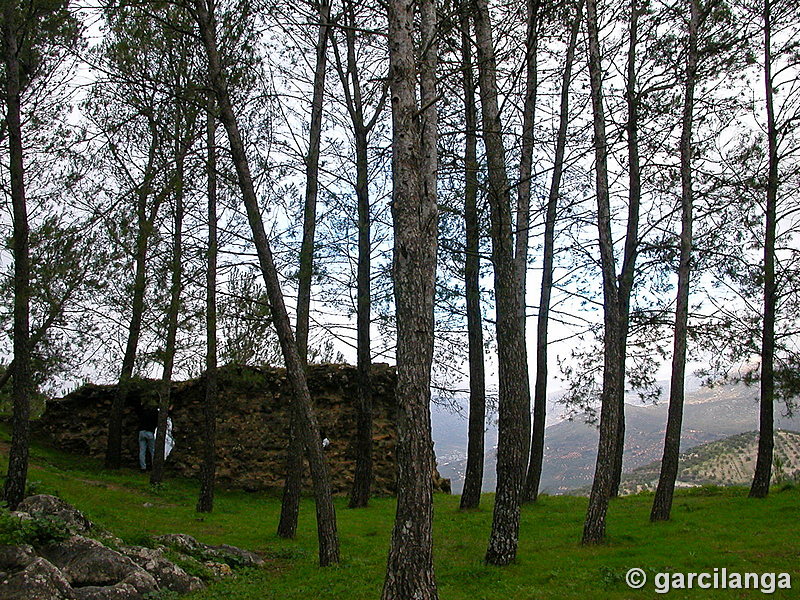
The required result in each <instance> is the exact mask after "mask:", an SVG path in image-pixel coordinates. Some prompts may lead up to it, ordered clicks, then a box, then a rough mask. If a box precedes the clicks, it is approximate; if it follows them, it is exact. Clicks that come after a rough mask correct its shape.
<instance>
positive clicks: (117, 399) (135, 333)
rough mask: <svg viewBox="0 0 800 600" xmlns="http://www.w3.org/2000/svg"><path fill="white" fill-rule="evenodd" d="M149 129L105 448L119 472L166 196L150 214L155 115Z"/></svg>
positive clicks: (108, 463)
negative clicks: (151, 247) (124, 335)
mask: <svg viewBox="0 0 800 600" xmlns="http://www.w3.org/2000/svg"><path fill="white" fill-rule="evenodd" d="M148 123H149V129H150V149H149V151H148V159H147V165H146V167H145V172H144V177H143V179H142V184H141V186H139V190H138V193H137V197H136V227H137V232H136V250H135V254H134V262H135V267H134V268H135V274H134V281H133V295H132V299H131V320H130V324H129V326H128V339H127V342H126V344H125V354H124V356H123V358H122V368H121V369H120V375H119V381H118V382H117V389H116V390H115V391H114V398H113V399H112V401H111V415H110V417H109V423H108V440H107V445H106V459H105V466H106V468H107V469H119V467H120V464H121V460H122V411H123V409H124V407H125V402H126V400H127V397H128V386H129V385H130V381H131V378H132V377H133V368H134V366H135V364H136V352H137V349H138V346H139V336H140V333H141V330H142V318H143V316H144V295H145V291H146V288H147V275H146V270H147V247H148V244H149V242H150V235H151V233H152V230H153V225H154V223H155V219H156V216H157V215H158V209H159V207H160V206H161V202H162V200H163V198H164V195H163V194H161V195H159V196H157V197H156V198H155V199H154V201H153V204H152V206H151V209H150V213H149V214H148V212H147V202H148V199H149V198H150V196H151V194H152V183H153V181H152V180H153V177H154V176H155V160H156V150H157V148H158V133H157V131H156V123H155V120H154V119H153V117H152V116H149V117H148Z"/></svg>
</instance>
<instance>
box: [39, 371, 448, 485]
mask: <svg viewBox="0 0 800 600" xmlns="http://www.w3.org/2000/svg"><path fill="white" fill-rule="evenodd" d="M396 380H397V377H396V373H395V369H394V368H393V367H389V366H388V365H385V364H375V365H373V367H372V387H373V419H374V420H373V450H372V452H373V477H374V479H373V493H374V494H376V495H390V494H393V493H394V492H395V478H396V474H395V462H394V461H395V444H396V440H397V432H396V429H395V422H396V404H395V397H394V389H395V385H396ZM308 382H309V391H310V392H311V396H312V398H313V399H314V402H315V405H316V411H317V418H318V420H319V425H320V430H321V431H322V433H323V434H324V435H325V436H327V437H328V438H329V439H330V442H331V443H330V446H329V447H328V448H327V449H326V457H327V459H328V464H329V467H330V472H331V484H332V486H333V490H334V492H335V493H339V494H342V493H348V492H349V491H350V487H351V484H352V480H353V471H354V467H355V434H356V410H355V402H356V369H355V367H352V366H349V365H310V366H309V377H308ZM157 385H158V383H157V382H155V381H149V380H143V381H136V382H134V383H133V384H132V387H131V392H130V393H129V395H128V400H127V403H126V406H125V411H124V417H123V465H124V466H126V467H131V468H138V458H137V457H138V431H137V418H136V413H135V407H136V406H137V404H139V403H144V404H148V403H149V404H156V403H157V392H156V390H157ZM115 389H116V386H103V385H94V384H87V385H85V386H83V387H81V388H79V389H78V390H76V391H74V392H72V393H70V394H68V395H67V396H65V397H64V398H61V399H57V400H52V401H50V402H48V404H47V408H46V410H45V412H44V414H43V415H42V417H41V419H40V420H39V421H37V422H35V424H34V431H35V432H36V433H37V434H38V435H39V436H42V437H44V438H45V440H46V441H48V442H49V443H51V444H53V445H54V446H56V447H58V448H59V449H62V450H65V451H68V452H74V453H78V454H84V455H87V456H92V457H95V458H100V459H102V458H103V457H104V455H105V448H106V440H107V426H108V425H107V424H108V415H109V411H110V408H111V401H112V398H113V395H114V391H115ZM204 393H205V385H204V379H203V378H202V377H201V378H199V379H193V380H189V381H184V382H176V383H174V384H173V386H172V392H171V402H172V405H173V410H172V412H171V416H172V421H173V427H174V436H175V448H174V450H173V451H172V454H170V456H169V458H168V459H167V473H168V474H169V473H170V472H172V473H178V474H180V475H182V476H185V477H199V472H200V462H201V456H202V436H203V425H202V423H203V409H202V402H203V398H204ZM290 399H291V389H290V386H289V382H288V381H287V378H286V373H285V370H284V369H275V368H258V367H244V366H227V367H223V368H221V369H220V370H219V397H218V401H217V481H218V482H219V483H220V484H221V485H223V486H228V487H237V488H243V489H246V490H252V491H256V490H266V489H280V488H282V486H283V479H284V473H285V468H286V467H285V465H286V451H287V442H288V436H289V411H288V407H289V402H290ZM433 477H434V482H435V483H434V486H435V488H436V489H438V490H442V491H448V492H449V488H450V486H449V480H444V479H442V478H441V477H440V476H439V474H438V473H437V472H436V471H435V470H434V474H433ZM304 485H305V486H306V489H307V490H310V489H311V481H310V476H309V474H308V468H306V475H305V481H304Z"/></svg>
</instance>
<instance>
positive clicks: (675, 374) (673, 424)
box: [650, 0, 700, 521]
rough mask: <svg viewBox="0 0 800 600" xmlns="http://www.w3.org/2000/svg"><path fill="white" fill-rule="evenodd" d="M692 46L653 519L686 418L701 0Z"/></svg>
mask: <svg viewBox="0 0 800 600" xmlns="http://www.w3.org/2000/svg"><path fill="white" fill-rule="evenodd" d="M689 7H690V18H689V48H688V52H687V57H686V90H685V91H684V99H683V118H682V125H681V237H680V248H681V249H680V258H679V263H678V290H677V298H676V305H675V339H674V343H673V350H672V374H671V377H670V389H669V410H668V415H667V430H666V433H665V435H664V455H663V457H662V459H661V473H660V475H659V478H658V486H657V488H656V494H655V497H654V498H653V508H652V510H651V511H650V520H651V521H666V520H668V519H669V516H670V512H671V511H672V497H673V494H674V492H675V479H676V478H677V476H678V456H679V454H680V446H681V424H682V422H683V401H684V381H685V376H686V339H687V326H688V323H689V286H690V281H689V280H690V276H691V268H692V265H691V261H692V205H693V198H692V122H693V115H694V89H695V82H696V80H697V60H698V56H697V37H698V29H699V25H700V7H699V6H698V0H689Z"/></svg>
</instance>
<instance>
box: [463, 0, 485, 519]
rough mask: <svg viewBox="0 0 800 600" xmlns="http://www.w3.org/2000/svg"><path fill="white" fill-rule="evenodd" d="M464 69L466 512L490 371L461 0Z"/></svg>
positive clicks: (473, 494)
mask: <svg viewBox="0 0 800 600" xmlns="http://www.w3.org/2000/svg"><path fill="white" fill-rule="evenodd" d="M461 2H462V4H461V6H460V14H459V19H460V26H461V56H462V63H461V67H462V70H463V86H464V120H465V123H466V136H465V141H464V171H465V173H464V222H465V223H464V224H465V228H466V257H465V259H464V287H465V291H466V302H467V307H466V308H467V338H468V343H469V439H468V442H467V470H466V473H465V475H464V490H463V491H462V493H461V504H460V508H461V509H462V510H466V509H471V508H478V506H479V505H480V501H481V491H482V489H483V466H484V465H483V457H484V452H485V450H484V442H485V431H486V375H485V370H484V362H483V315H482V313H481V288H480V223H479V216H478V112H477V109H476V102H475V73H474V67H473V64H472V42H471V38H470V27H469V10H468V7H469V3H468V2H466V0H461Z"/></svg>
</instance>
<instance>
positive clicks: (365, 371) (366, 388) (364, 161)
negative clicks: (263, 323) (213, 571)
mask: <svg viewBox="0 0 800 600" xmlns="http://www.w3.org/2000/svg"><path fill="white" fill-rule="evenodd" d="M344 13H345V18H346V20H345V25H346V28H345V31H344V36H345V42H346V46H347V62H346V67H345V66H343V65H342V61H341V59H340V57H339V52H338V49H337V48H338V47H335V48H334V49H335V50H336V54H335V56H336V67H337V71H338V73H339V79H340V80H341V82H342V89H343V90H344V95H345V104H346V106H347V111H348V113H349V114H350V120H351V122H352V124H353V137H354V138H355V151H356V185H355V192H356V199H357V203H358V207H357V213H358V223H357V226H358V269H357V278H356V279H357V282H356V286H357V291H356V365H357V367H356V369H357V375H356V382H357V383H356V385H357V400H356V407H357V409H356V410H357V417H356V444H355V445H356V465H355V473H354V477H353V487H352V489H351V492H350V504H349V506H350V508H361V507H365V506H367V504H368V503H369V496H370V487H371V484H372V380H371V377H370V369H371V364H372V354H371V347H370V346H371V342H370V325H371V323H372V320H371V318H370V308H371V294H372V290H371V282H370V269H371V256H370V255H371V223H370V214H369V209H370V200H369V162H368V161H369V156H368V146H367V138H368V135H369V132H370V131H371V130H372V128H373V127H374V125H375V123H376V120H377V118H378V116H379V114H380V112H381V110H382V103H381V105H379V106H378V107H377V108H376V112H375V114H374V115H373V118H372V119H371V120H370V122H369V123H366V121H365V117H364V101H363V98H362V92H361V80H360V77H359V66H358V62H357V58H356V28H357V26H358V25H357V23H356V16H355V10H354V7H353V2H352V1H351V0H347V2H345V6H344Z"/></svg>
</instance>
